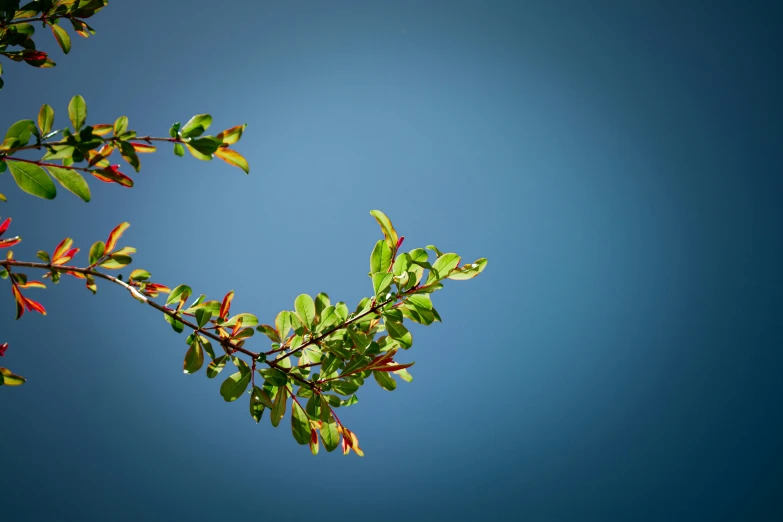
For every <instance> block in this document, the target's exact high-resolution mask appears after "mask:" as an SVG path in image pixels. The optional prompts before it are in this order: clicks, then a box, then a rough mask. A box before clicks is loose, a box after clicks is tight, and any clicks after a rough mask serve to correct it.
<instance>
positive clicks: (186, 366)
mask: <svg viewBox="0 0 783 522" xmlns="http://www.w3.org/2000/svg"><path fill="white" fill-rule="evenodd" d="M203 365H204V350H202V349H201V343H200V342H199V341H198V337H196V338H195V339H194V340H193V343H191V345H190V348H189V349H188V351H187V353H186V354H185V361H184V362H183V365H182V370H183V371H184V372H185V373H196V372H197V371H199V370H200V369H201V367H202V366H203Z"/></svg>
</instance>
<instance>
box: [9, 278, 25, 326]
mask: <svg viewBox="0 0 783 522" xmlns="http://www.w3.org/2000/svg"><path fill="white" fill-rule="evenodd" d="M11 292H12V293H13V294H14V299H16V318H17V319H19V318H21V317H22V316H23V315H24V297H23V296H22V293H21V292H20V291H19V289H18V288H17V287H16V285H13V286H12V287H11Z"/></svg>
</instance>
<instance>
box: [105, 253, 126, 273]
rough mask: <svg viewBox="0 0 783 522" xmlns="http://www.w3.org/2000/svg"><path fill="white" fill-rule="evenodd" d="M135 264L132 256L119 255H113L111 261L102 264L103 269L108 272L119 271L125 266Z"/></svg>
mask: <svg viewBox="0 0 783 522" xmlns="http://www.w3.org/2000/svg"><path fill="white" fill-rule="evenodd" d="M132 262H133V258H132V257H130V256H126V255H122V254H119V253H116V254H112V255H111V257H109V259H107V260H106V261H104V262H103V263H101V264H100V266H101V267H102V268H105V269H107V270H118V269H120V268H123V267H125V266H128V265H129V264H131V263H132Z"/></svg>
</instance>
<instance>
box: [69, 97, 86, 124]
mask: <svg viewBox="0 0 783 522" xmlns="http://www.w3.org/2000/svg"><path fill="white" fill-rule="evenodd" d="M68 117H69V118H70V119H71V125H73V130H74V131H75V132H78V131H79V129H81V128H82V125H84V122H85V120H86V119H87V103H86V102H85V101H84V98H82V97H81V96H79V95H78V94H77V95H76V96H74V97H73V98H71V101H70V103H69V104H68Z"/></svg>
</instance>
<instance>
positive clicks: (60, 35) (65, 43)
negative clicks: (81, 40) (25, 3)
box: [49, 24, 71, 54]
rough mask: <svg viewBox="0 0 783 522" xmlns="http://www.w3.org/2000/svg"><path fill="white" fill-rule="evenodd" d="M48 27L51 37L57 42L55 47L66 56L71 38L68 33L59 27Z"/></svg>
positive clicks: (69, 48) (69, 49)
mask: <svg viewBox="0 0 783 522" xmlns="http://www.w3.org/2000/svg"><path fill="white" fill-rule="evenodd" d="M49 27H51V28H52V35H54V39H55V40H56V41H57V45H59V46H60V49H62V50H63V53H65V54H68V53H69V52H70V51H71V37H70V36H68V33H67V32H66V31H65V29H63V28H62V27H60V26H59V25H55V24H52V25H50V26H49Z"/></svg>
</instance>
